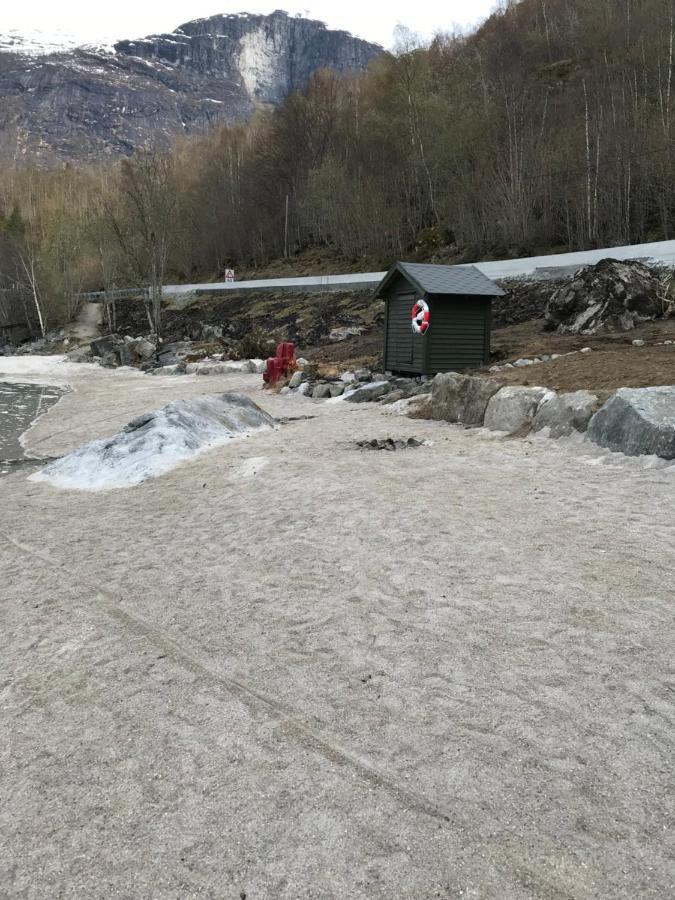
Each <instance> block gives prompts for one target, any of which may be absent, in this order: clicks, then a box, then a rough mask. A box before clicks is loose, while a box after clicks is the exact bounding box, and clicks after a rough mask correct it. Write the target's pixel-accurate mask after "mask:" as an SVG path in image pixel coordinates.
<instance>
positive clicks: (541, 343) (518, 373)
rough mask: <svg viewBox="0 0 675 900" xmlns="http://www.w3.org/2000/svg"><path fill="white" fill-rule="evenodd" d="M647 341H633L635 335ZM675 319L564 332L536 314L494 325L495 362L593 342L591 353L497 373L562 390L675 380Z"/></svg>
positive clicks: (506, 378) (566, 350)
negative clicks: (629, 328)
mask: <svg viewBox="0 0 675 900" xmlns="http://www.w3.org/2000/svg"><path fill="white" fill-rule="evenodd" d="M637 339H640V340H643V341H645V346H644V347H634V346H633V341H634V340H637ZM666 340H675V319H669V320H666V321H658V322H651V323H649V324H647V325H643V326H642V327H640V328H636V329H635V330H634V331H628V332H615V333H606V334H598V335H581V336H579V335H560V334H555V333H551V332H547V331H544V330H543V321H541V320H535V321H533V322H526V323H524V324H522V325H514V326H511V327H508V328H502V329H500V330H498V331H495V332H494V334H493V336H492V350H493V353H494V358H495V361H496V362H500V361H501V360H515V359H518V358H524V359H532V358H533V357H535V356H539V355H541V354H543V353H548V354H549V355H550V354H553V353H569V352H570V351H571V350H580V349H582V348H583V347H590V348H591V349H592V351H593V352H592V353H577V354H575V355H574V356H567V357H563V358H561V359H556V360H553V361H552V362H547V363H541V364H539V365H535V366H528V367H526V368H518V369H505V370H502V371H501V372H499V373H498V377H499V379H500V380H503V381H504V382H505V383H507V384H531V385H542V386H543V387H549V388H553V389H554V390H559V391H574V390H582V389H587V390H591V391H596V392H600V393H602V392H610V391H614V390H616V389H617V388H620V387H650V386H652V385H660V384H675V345H673V344H670V345H667V346H663V345H661V346H659V345H658V342H661V341H666Z"/></svg>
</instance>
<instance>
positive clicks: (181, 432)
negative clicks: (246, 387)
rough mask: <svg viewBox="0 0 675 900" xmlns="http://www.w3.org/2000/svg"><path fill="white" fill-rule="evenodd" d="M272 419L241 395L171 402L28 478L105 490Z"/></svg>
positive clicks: (137, 480)
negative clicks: (109, 436) (117, 432)
mask: <svg viewBox="0 0 675 900" xmlns="http://www.w3.org/2000/svg"><path fill="white" fill-rule="evenodd" d="M274 424H275V420H274V419H273V418H272V416H270V415H268V414H267V413H266V412H264V410H262V409H260V407H259V406H257V405H256V404H255V403H254V402H253V401H252V400H250V399H249V398H248V397H245V396H243V395H242V394H234V393H227V394H221V395H219V396H207V397H197V398H195V399H192V400H174V401H172V402H171V403H168V404H167V405H166V406H163V407H161V409H158V410H156V411H155V412H151V413H148V414H147V415H144V416H139V417H138V418H137V419H134V420H133V421H132V422H130V423H129V424H128V425H127V426H126V428H124V430H123V431H121V432H119V434H116V435H114V436H113V437H111V438H103V439H101V440H97V441H92V442H91V443H90V444H85V445H84V446H83V447H80V448H79V449H77V450H75V451H73V452H72V453H69V454H68V455H67V456H64V457H63V458H62V459H59V460H57V461H56V462H53V463H50V464H49V465H48V466H46V467H45V468H44V469H42V470H41V471H40V472H36V473H35V474H34V475H31V476H30V480H31V481H44V482H47V483H48V484H51V485H53V486H54V487H58V488H63V489H64V490H80V491H107V490H112V489H114V488H126V487H131V486H133V485H135V484H140V483H141V482H142V481H145V480H146V479H147V478H157V477H158V476H159V475H163V474H165V473H166V472H169V471H171V469H174V468H175V467H176V466H177V465H179V463H181V462H183V461H185V460H187V459H190V458H191V457H193V456H196V455H198V454H200V453H203V452H204V451H205V450H208V449H210V448H212V447H217V446H219V445H222V444H225V443H227V442H228V441H231V440H233V439H234V438H237V437H246V436H248V435H250V434H253V433H254V432H256V431H260V430H262V429H269V428H272V427H273V426H274Z"/></svg>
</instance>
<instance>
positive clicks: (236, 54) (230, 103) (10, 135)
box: [0, 11, 381, 162]
mask: <svg viewBox="0 0 675 900" xmlns="http://www.w3.org/2000/svg"><path fill="white" fill-rule="evenodd" d="M41 51H42V52H41ZM380 52H381V50H380V48H379V47H377V46H375V45H373V44H369V43H367V42H366V41H362V40H359V39H358V38H355V37H352V35H350V34H347V33H346V32H342V31H331V30H329V29H328V28H326V27H325V25H324V24H323V23H322V22H317V21H313V20H309V19H303V18H297V17H290V16H288V15H287V14H286V13H284V12H281V11H277V12H274V13H272V14H271V15H268V16H261V15H248V14H237V15H220V16H213V17H211V18H208V19H199V20H197V21H194V22H188V23H186V24H184V25H181V26H180V28H177V29H176V30H175V31H174V32H172V33H171V34H161V35H152V36H150V37H145V38H142V39H140V40H126V41H121V42H119V43H117V44H116V45H115V47H114V48H110V50H106V49H99V48H87V47H70V48H67V49H65V50H58V49H56V48H55V47H54V46H49V45H47V46H46V47H43V48H41V47H40V45H36V44H35V43H34V42H33V41H28V40H26V41H25V42H22V41H21V40H20V37H19V36H17V35H16V34H12V35H8V36H6V37H5V38H4V39H3V38H2V36H0V159H4V160H6V161H20V162H33V161H37V160H39V161H43V162H44V161H47V162H53V161H55V160H67V161H92V160H97V159H101V158H106V157H115V156H126V155H129V154H131V153H132V152H133V151H134V150H135V149H137V148H139V147H148V146H152V147H168V146H170V144H171V142H172V141H173V140H175V138H176V137H178V136H180V135H190V134H195V133H198V132H203V131H204V130H205V129H206V128H208V127H209V126H210V125H213V124H215V123H218V122H233V121H236V120H238V119H242V118H245V117H246V116H248V115H250V113H251V112H252V111H253V110H254V109H255V108H257V107H259V106H260V105H266V104H277V103H279V102H281V101H282V100H283V98H284V97H285V96H286V95H287V94H288V93H289V92H291V91H293V90H296V89H299V88H302V87H304V85H305V84H306V82H307V80H308V78H309V77H310V75H311V74H312V73H313V72H315V71H316V70H318V69H322V68H330V69H334V70H336V71H340V72H344V71H349V70H354V69H363V68H365V67H366V66H367V64H368V62H369V61H370V60H371V59H372V58H373V57H374V56H376V55H377V54H378V53H380Z"/></svg>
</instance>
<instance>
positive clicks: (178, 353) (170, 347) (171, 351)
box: [157, 341, 192, 366]
mask: <svg viewBox="0 0 675 900" xmlns="http://www.w3.org/2000/svg"><path fill="white" fill-rule="evenodd" d="M191 350H192V343H191V341H175V342H173V343H171V344H164V346H163V347H162V351H161V353H159V354H158V355H157V359H158V360H159V361H160V363H161V364H162V365H163V366H174V365H176V363H177V362H179V361H180V360H182V359H183V358H184V357H185V356H187V355H188V353H189V352H190V351H191Z"/></svg>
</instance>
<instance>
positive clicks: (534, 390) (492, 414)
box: [485, 387, 548, 434]
mask: <svg viewBox="0 0 675 900" xmlns="http://www.w3.org/2000/svg"><path fill="white" fill-rule="evenodd" d="M547 393H548V391H547V390H546V388H543V387H504V388H501V390H499V391H497V393H496V394H495V395H494V396H493V397H491V398H490V401H489V403H488V405H487V409H486V410H485V427H486V428H489V429H490V431H506V432H508V433H509V434H513V432H515V431H520V430H521V429H522V428H525V427H526V426H530V425H531V424H532V420H533V419H534V417H535V415H536V413H537V410H538V408H539V404H540V403H541V401H542V400H543V399H544V397H545V396H546V394H547Z"/></svg>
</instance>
